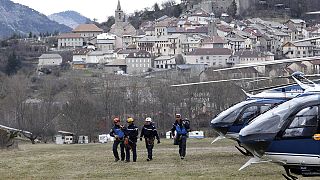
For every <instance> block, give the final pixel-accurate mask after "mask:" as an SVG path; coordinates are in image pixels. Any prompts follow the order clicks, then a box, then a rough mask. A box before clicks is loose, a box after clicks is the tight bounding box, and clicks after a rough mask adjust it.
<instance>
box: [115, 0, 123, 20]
mask: <svg viewBox="0 0 320 180" xmlns="http://www.w3.org/2000/svg"><path fill="white" fill-rule="evenodd" d="M114 17H115V24H119V23H121V22H123V21H124V13H123V11H122V9H121V5H120V0H118V6H117V9H116V11H115V16H114Z"/></svg>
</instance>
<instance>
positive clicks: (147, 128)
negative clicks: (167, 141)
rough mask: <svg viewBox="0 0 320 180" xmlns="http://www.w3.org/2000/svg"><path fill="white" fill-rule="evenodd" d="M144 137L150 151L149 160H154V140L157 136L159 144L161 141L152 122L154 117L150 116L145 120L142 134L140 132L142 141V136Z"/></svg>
mask: <svg viewBox="0 0 320 180" xmlns="http://www.w3.org/2000/svg"><path fill="white" fill-rule="evenodd" d="M143 137H144V139H145V143H146V148H147V151H148V158H147V161H151V160H152V149H153V146H154V140H155V138H157V140H158V141H157V142H158V144H159V143H160V138H159V135H158V132H157V129H156V127H155V126H154V125H153V124H152V119H151V118H150V117H147V118H146V120H145V124H144V126H143V127H142V129H141V134H140V141H142V138H143Z"/></svg>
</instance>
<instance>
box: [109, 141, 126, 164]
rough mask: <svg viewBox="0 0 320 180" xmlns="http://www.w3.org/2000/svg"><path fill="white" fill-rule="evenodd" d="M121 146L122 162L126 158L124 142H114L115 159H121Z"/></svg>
mask: <svg viewBox="0 0 320 180" xmlns="http://www.w3.org/2000/svg"><path fill="white" fill-rule="evenodd" d="M119 144H120V153H121V161H123V160H124V158H125V154H124V144H123V141H119V140H115V141H114V142H113V146H112V151H113V155H114V158H115V159H119V154H118V145H119Z"/></svg>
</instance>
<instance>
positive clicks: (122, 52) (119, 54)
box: [115, 49, 139, 60]
mask: <svg viewBox="0 0 320 180" xmlns="http://www.w3.org/2000/svg"><path fill="white" fill-rule="evenodd" d="M138 51H139V50H138V49H118V50H116V51H115V56H116V59H122V60H125V59H126V58H127V56H129V54H130V53H136V52H138Z"/></svg>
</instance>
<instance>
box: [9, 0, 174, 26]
mask: <svg viewBox="0 0 320 180" xmlns="http://www.w3.org/2000/svg"><path fill="white" fill-rule="evenodd" d="M12 1H13V2H16V3H20V4H23V5H26V6H29V7H30V8H32V9H35V10H36V11H39V12H41V13H43V14H45V15H50V14H53V13H58V12H62V11H67V10H73V11H77V12H79V13H80V14H82V15H84V16H86V17H88V18H90V19H93V18H96V19H98V21H99V22H103V21H106V19H107V17H108V16H114V11H115V9H116V7H117V4H118V0H12ZM165 1H167V0H120V3H121V8H122V9H123V10H124V11H125V13H127V14H129V13H133V12H134V11H135V10H143V9H144V8H145V7H152V6H153V5H154V4H155V3H156V2H158V4H159V5H161V3H162V2H165ZM176 2H180V0H176Z"/></svg>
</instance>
